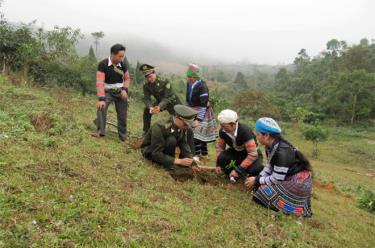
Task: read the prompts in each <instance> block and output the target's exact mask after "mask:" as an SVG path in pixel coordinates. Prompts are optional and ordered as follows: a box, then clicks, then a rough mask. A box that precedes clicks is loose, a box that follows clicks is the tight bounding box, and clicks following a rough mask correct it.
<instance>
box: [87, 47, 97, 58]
mask: <svg viewBox="0 0 375 248" xmlns="http://www.w3.org/2000/svg"><path fill="white" fill-rule="evenodd" d="M89 58H90V59H91V60H96V57H95V53H94V49H93V48H92V46H90V50H89Z"/></svg>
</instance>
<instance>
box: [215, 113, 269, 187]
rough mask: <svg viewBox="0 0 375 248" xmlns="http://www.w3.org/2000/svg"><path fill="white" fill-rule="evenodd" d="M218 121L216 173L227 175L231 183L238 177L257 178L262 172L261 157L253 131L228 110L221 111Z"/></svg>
mask: <svg viewBox="0 0 375 248" xmlns="http://www.w3.org/2000/svg"><path fill="white" fill-rule="evenodd" d="M218 120H219V122H220V126H221V128H220V131H219V138H218V139H217V140H216V158H217V159H216V173H217V174H221V173H224V174H226V175H229V177H230V178H231V181H232V180H233V181H235V180H236V179H237V178H238V177H239V176H240V175H242V176H244V177H247V176H257V175H258V174H259V173H260V172H261V171H262V170H263V165H262V158H263V156H262V153H261V151H260V149H259V148H258V143H257V140H256V137H255V134H254V133H253V131H252V130H251V129H250V128H249V127H248V126H246V125H245V124H242V123H240V122H239V121H238V116H237V113H236V112H235V111H233V110H230V109H225V110H223V111H221V112H220V113H219V115H218ZM226 147H228V149H226Z"/></svg>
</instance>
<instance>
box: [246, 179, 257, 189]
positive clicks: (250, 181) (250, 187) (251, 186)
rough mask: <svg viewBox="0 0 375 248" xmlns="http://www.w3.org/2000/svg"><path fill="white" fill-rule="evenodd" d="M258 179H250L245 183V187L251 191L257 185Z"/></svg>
mask: <svg viewBox="0 0 375 248" xmlns="http://www.w3.org/2000/svg"><path fill="white" fill-rule="evenodd" d="M255 179H256V177H248V178H247V179H246V181H245V186H246V187H247V188H249V189H252V188H253V187H254V185H255Z"/></svg>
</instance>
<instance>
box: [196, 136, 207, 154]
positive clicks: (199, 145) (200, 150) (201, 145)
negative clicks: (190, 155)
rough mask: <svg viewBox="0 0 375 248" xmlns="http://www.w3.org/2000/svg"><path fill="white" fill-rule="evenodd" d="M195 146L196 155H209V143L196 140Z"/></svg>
mask: <svg viewBox="0 0 375 248" xmlns="http://www.w3.org/2000/svg"><path fill="white" fill-rule="evenodd" d="M194 145H195V155H196V156H199V155H203V156H207V155H208V149H207V143H206V142H204V141H201V140H199V139H194Z"/></svg>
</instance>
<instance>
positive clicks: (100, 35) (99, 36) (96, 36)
mask: <svg viewBox="0 0 375 248" xmlns="http://www.w3.org/2000/svg"><path fill="white" fill-rule="evenodd" d="M91 36H92V37H94V44H95V54H96V56H98V47H99V40H100V39H102V38H103V37H104V33H103V32H102V31H100V32H94V33H91Z"/></svg>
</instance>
